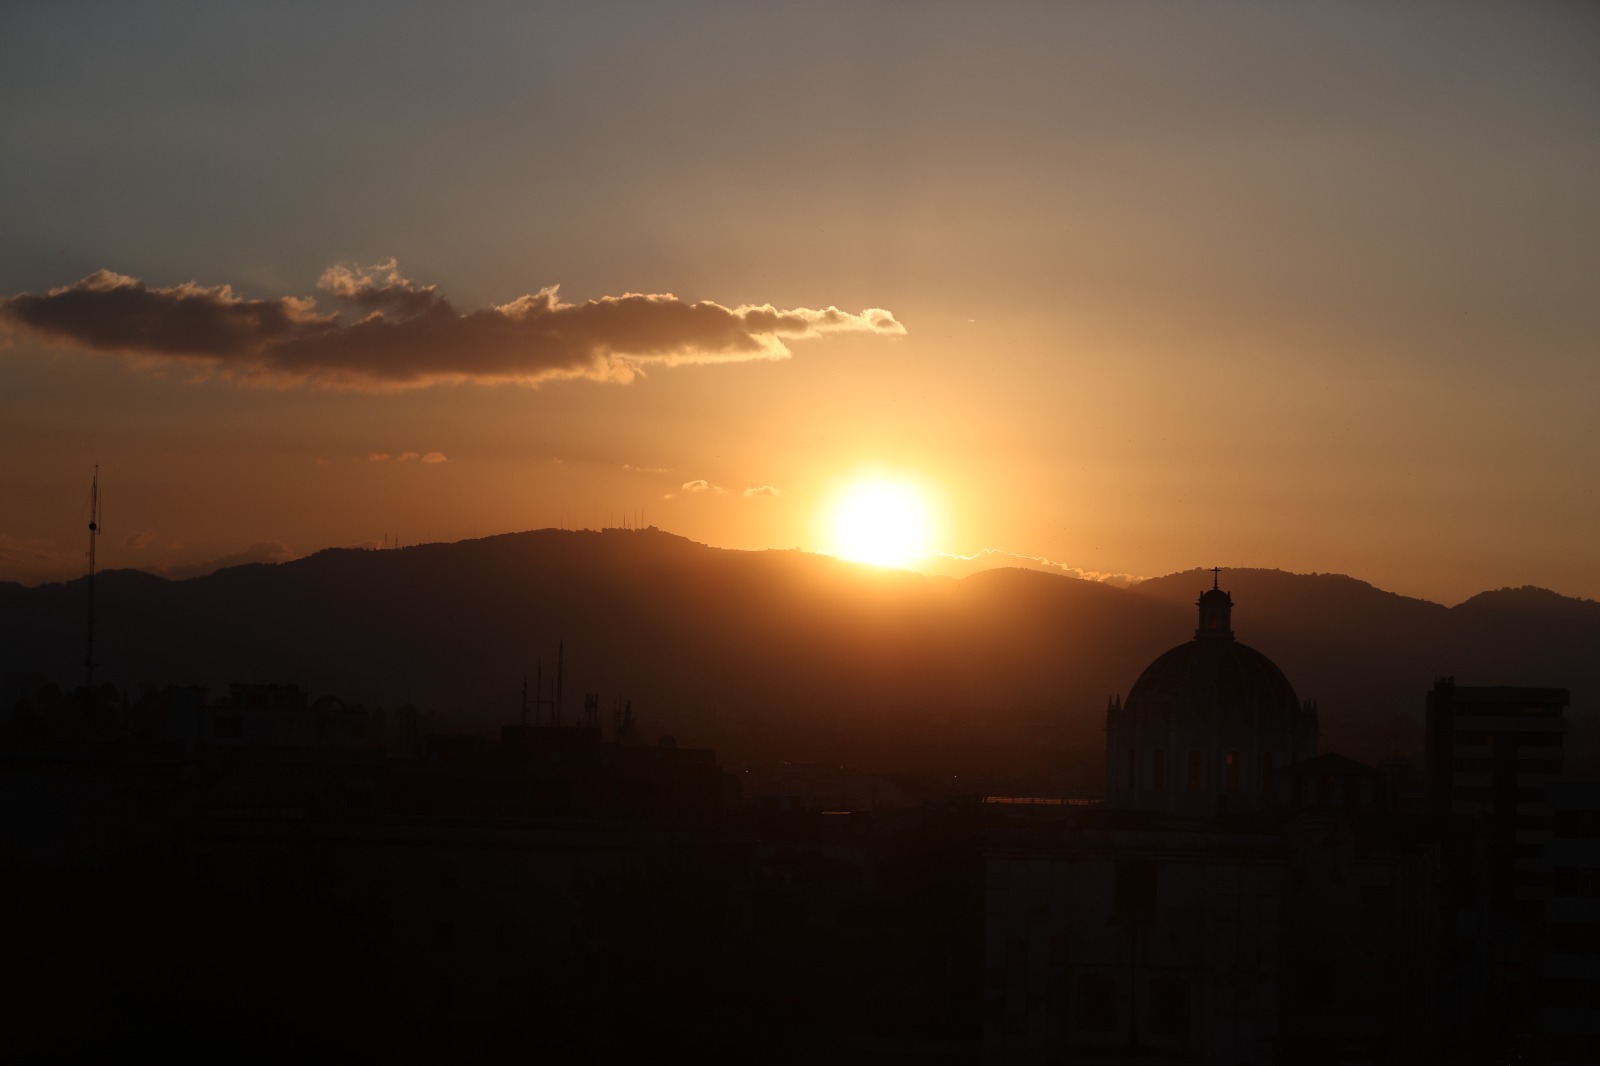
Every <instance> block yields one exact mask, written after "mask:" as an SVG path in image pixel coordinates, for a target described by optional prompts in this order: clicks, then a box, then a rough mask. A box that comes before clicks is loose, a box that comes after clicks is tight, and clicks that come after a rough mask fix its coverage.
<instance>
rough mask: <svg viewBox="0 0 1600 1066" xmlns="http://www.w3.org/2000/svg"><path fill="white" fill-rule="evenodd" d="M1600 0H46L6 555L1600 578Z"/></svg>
mask: <svg viewBox="0 0 1600 1066" xmlns="http://www.w3.org/2000/svg"><path fill="white" fill-rule="evenodd" d="M1597 57H1600V5H1592V4H1586V3H1578V2H1570V3H1554V2H1552V3H1521V4H1478V3H1449V4H1442V3H1441V4H1431V3H1408V4H1403V5H1399V4H1380V3H1283V2H1270V3H1268V2H1263V3H1178V2H1172V3H1141V2H1105V3H1070V2H1061V3H1036V4H1014V5H1007V4H989V5H977V4H938V3H904V4H899V3H880V4H837V5H830V4H818V3H806V4H798V3H797V4H784V5H779V4H749V3H727V4H710V3H680V4H658V3H586V4H581V5H580V4H571V5H516V4H492V5H491V4H466V5H444V4H438V3H431V4H404V3H384V4H376V3H374V4H334V5H320V4H319V5H309V4H307V5H296V4H287V3H275V4H199V3H196V4H183V5H180V4H160V3H156V4H137V5H134V4H111V3H106V4H61V3H48V4H47V3H27V2H13V3H7V4H6V5H4V7H3V8H0V131H3V133H4V135H3V136H0V579H9V580H20V581H24V582H28V583H34V582H38V581H42V580H58V579H62V578H65V577H71V576H76V575H77V574H79V573H81V572H82V570H83V566H84V559H83V553H84V549H85V547H86V533H85V523H86V521H87V515H88V510H87V508H88V492H89V483H90V477H91V474H92V472H93V469H94V466H95V464H97V463H98V464H99V465H100V471H101V473H100V478H101V485H102V488H103V490H104V492H105V497H106V498H105V512H104V526H105V534H104V536H103V537H102V539H101V541H100V545H99V552H100V565H102V566H104V567H140V568H144V569H150V570H155V571H157V572H161V573H165V574H168V575H169V576H174V577H178V576H184V575H186V574H191V573H196V572H199V571H201V570H203V569H205V567H206V566H208V565H214V564H215V563H216V561H217V560H221V559H232V558H238V559H249V558H290V557H294V556H300V555H306V554H309V553H311V552H313V551H316V550H318V549H321V548H325V547H329V546H336V545H354V544H361V543H372V544H378V543H381V542H383V540H384V539H385V538H386V537H391V538H392V537H398V538H399V539H400V540H401V541H403V542H405V543H415V542H419V541H430V540H456V539H460V538H463V537H471V536H483V535H489V534H494V533H502V532H508V531H512V530H521V529H530V528H539V527H545V526H566V527H571V528H584V527H599V526H607V525H621V524H623V523H624V522H626V523H628V524H632V523H634V522H635V521H642V522H643V523H644V524H647V525H656V526H660V527H661V528H663V529H666V530H669V531H671V532H674V533H679V534H682V535H684V536H687V537H690V538H692V539H694V540H698V541H703V542H705V543H708V544H712V545H717V546H722V547H731V548H768V547H778V548H791V547H800V548H806V549H810V550H817V551H834V550H837V549H838V544H837V543H836V539H835V534H834V533H833V532H832V527H831V525H830V515H831V513H832V508H833V507H834V505H835V503H836V501H838V500H839V499H840V498H842V497H844V496H845V495H847V494H848V493H849V492H850V491H851V490H852V486H855V485H857V484H858V483H860V482H863V481H867V480H875V481H883V482H888V483H892V484H896V485H900V486H903V487H905V491H909V492H912V493H913V494H915V495H917V496H918V497H919V498H920V499H921V500H922V501H923V504H924V506H925V507H926V509H927V512H928V518H927V522H928V527H927V529H926V531H925V532H926V539H927V545H926V546H927V547H928V548H929V549H931V550H933V551H937V552H946V553H954V554H967V555H970V554H973V553H976V552H978V551H980V550H982V549H986V548H987V549H995V550H997V551H1001V552H1008V553H1013V554H1015V555H1020V556H1026V557H1033V558H1038V559H1045V560H1051V561H1053V562H1056V563H1059V564H1061V565H1062V566H1064V567H1067V568H1073V569H1076V570H1081V571H1084V572H1089V573H1094V574H1111V575H1133V576H1149V575H1157V574H1163V573H1169V572H1172V571H1176V570H1182V569H1188V568H1191V567H1196V566H1207V567H1209V566H1212V565H1221V566H1262V567H1277V568H1282V569H1286V570H1296V571H1302V572H1310V571H1321V572H1329V571H1332V572H1342V573H1349V574H1352V575H1354V576H1357V577H1360V578H1362V579H1364V580H1368V581H1371V582H1373V583H1374V584H1377V585H1379V586H1381V587H1383V588H1387V589H1391V590H1393V591H1396V592H1401V593H1405V594H1407V595H1413V596H1421V597H1425V598H1428V599H1433V600H1436V601H1439V602H1443V603H1447V604H1453V603H1456V602H1458V601H1460V600H1461V599H1464V598H1465V597H1467V596H1470V595H1472V594H1473V593H1475V592H1478V591H1482V590H1484V589H1487V588H1498V587H1501V586H1505V585H1523V584H1535V585H1543V586H1546V587H1550V588H1554V589H1556V590H1557V591H1559V592H1562V593H1565V594H1567V595H1576V596H1585V597H1600V551H1597V549H1596V545H1597V544H1600V432H1597V430H1596V422H1597V412H1596V408H1597V404H1600V61H1597Z"/></svg>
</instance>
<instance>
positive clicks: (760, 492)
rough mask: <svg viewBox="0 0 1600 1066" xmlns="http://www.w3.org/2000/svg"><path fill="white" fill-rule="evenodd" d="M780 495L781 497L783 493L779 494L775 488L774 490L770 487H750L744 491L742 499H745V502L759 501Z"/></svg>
mask: <svg viewBox="0 0 1600 1066" xmlns="http://www.w3.org/2000/svg"><path fill="white" fill-rule="evenodd" d="M781 495H783V493H781V492H779V491H778V490H777V489H776V488H774V487H773V486H771V485H752V486H751V487H749V488H747V489H745V490H744V498H745V499H747V500H755V499H760V498H762V497H771V496H781Z"/></svg>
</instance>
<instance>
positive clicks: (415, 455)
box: [394, 452, 422, 463]
mask: <svg viewBox="0 0 1600 1066" xmlns="http://www.w3.org/2000/svg"><path fill="white" fill-rule="evenodd" d="M394 458H395V462H397V463H409V462H411V461H413V460H415V459H421V458H422V453H421V452H401V453H400V454H399V455H397V456H395V457H394Z"/></svg>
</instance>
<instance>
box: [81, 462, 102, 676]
mask: <svg viewBox="0 0 1600 1066" xmlns="http://www.w3.org/2000/svg"><path fill="white" fill-rule="evenodd" d="M99 536H100V464H99V463H96V464H95V465H94V480H93V481H91V482H90V483H89V551H88V556H89V627H88V632H87V636H86V638H85V641H84V648H83V688H84V691H85V692H88V691H89V690H91V689H93V688H94V545H95V541H96V540H97V539H98V538H99Z"/></svg>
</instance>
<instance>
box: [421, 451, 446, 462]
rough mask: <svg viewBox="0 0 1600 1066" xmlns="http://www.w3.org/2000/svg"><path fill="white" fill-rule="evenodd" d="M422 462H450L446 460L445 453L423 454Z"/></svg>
mask: <svg viewBox="0 0 1600 1066" xmlns="http://www.w3.org/2000/svg"><path fill="white" fill-rule="evenodd" d="M422 461H423V462H424V463H448V462H449V461H450V460H449V459H447V458H445V454H444V452H423V453H422Z"/></svg>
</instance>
